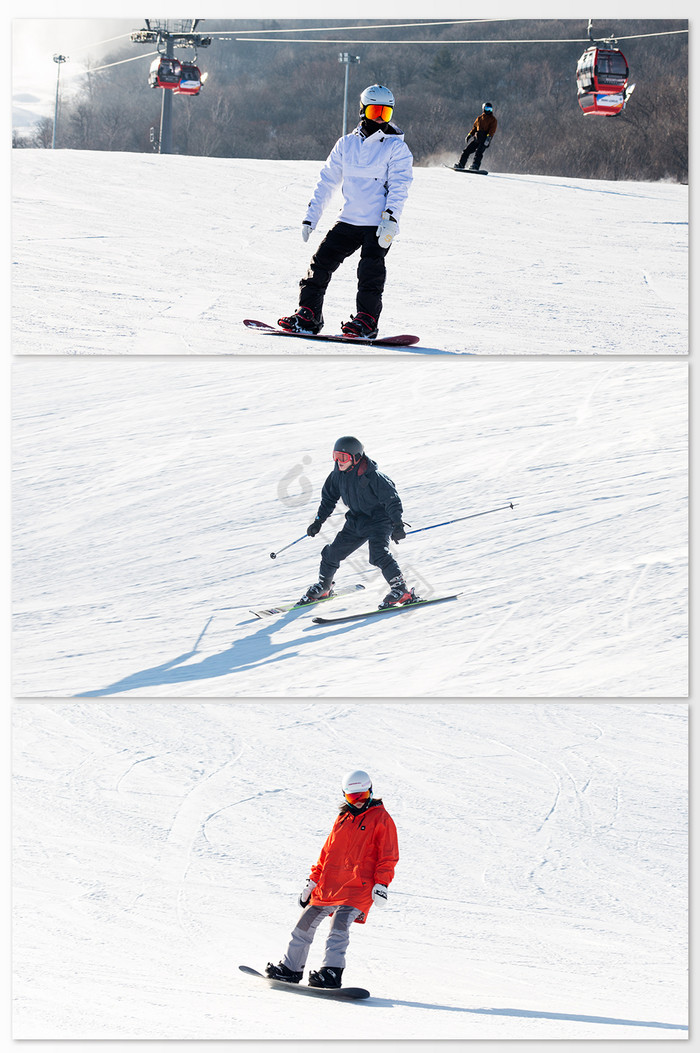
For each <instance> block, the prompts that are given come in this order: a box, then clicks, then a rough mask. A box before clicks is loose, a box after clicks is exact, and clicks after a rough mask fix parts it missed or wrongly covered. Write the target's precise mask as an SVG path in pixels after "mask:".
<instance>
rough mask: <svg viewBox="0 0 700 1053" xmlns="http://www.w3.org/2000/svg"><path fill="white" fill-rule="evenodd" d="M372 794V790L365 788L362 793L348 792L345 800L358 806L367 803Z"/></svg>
mask: <svg viewBox="0 0 700 1053" xmlns="http://www.w3.org/2000/svg"><path fill="white" fill-rule="evenodd" d="M371 796H372V794H371V792H370V790H363V791H362V793H346V794H345V800H346V801H347V802H348V804H351V805H353V807H355V808H357V806H358V805H360V804H365V803H366V802H367V801H368V800H369V799H370V797H371Z"/></svg>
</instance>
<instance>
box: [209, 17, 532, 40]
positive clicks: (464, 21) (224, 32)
mask: <svg viewBox="0 0 700 1053" xmlns="http://www.w3.org/2000/svg"><path fill="white" fill-rule="evenodd" d="M513 21H515V19H512V18H460V19H457V20H456V21H449V20H448V21H440V22H386V23H384V24H383V25H373V26H319V27H315V28H314V27H313V26H304V27H303V28H302V29H211V30H210V31H209V32H210V33H217V34H218V36H220V37H222V38H223V37H225V36H232V35H233V34H234V33H344V32H345V31H346V30H349V29H353V30H358V31H359V30H360V29H413V28H415V27H417V28H418V29H422V28H423V27H424V26H473V25H483V23H484V22H513Z"/></svg>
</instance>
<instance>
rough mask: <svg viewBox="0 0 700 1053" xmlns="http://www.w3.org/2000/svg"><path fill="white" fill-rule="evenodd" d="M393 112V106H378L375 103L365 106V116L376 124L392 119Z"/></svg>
mask: <svg viewBox="0 0 700 1053" xmlns="http://www.w3.org/2000/svg"><path fill="white" fill-rule="evenodd" d="M393 112H394V107H393V106H377V105H376V104H375V103H371V104H370V105H369V106H365V117H366V118H367V120H368V121H374V122H375V123H376V124H385V123H386V122H387V121H390V120H391V115H392V113H393Z"/></svg>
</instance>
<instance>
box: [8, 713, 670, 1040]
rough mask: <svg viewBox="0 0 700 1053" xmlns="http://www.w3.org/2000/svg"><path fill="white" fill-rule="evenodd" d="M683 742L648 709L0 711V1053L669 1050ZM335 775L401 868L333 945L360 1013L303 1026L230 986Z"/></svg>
mask: <svg viewBox="0 0 700 1053" xmlns="http://www.w3.org/2000/svg"><path fill="white" fill-rule="evenodd" d="M686 725H687V706H686V705H685V704H682V703H669V702H663V703H650V702H647V703H638V704H635V705H630V704H624V703H604V702H600V703H579V702H569V703H562V702H558V703H556V704H551V703H539V704H530V703H527V702H514V703H503V702H501V703H496V704H494V703H483V702H482V703H471V704H464V703H461V704H460V703H456V704H455V703H452V704H450V703H436V702H433V703H431V704H429V705H426V704H425V703H415V702H411V703H387V702H385V703H370V702H365V703H355V702H348V701H343V702H341V703H319V702H312V703H307V702H304V703H300V702H296V703H289V702H285V703H276V704H272V705H271V704H270V703H238V704H235V705H231V704H227V703H212V702H210V703H186V702H180V703H163V702H153V703H151V704H150V705H144V704H143V703H134V702H119V703H110V702H106V701H105V702H102V703H101V704H100V705H99V706H95V705H94V703H91V702H71V703H62V702H50V703H31V702H27V703H25V704H23V705H21V706H17V707H15V711H14V742H15V750H14V752H15V765H14V779H15V811H16V825H15V850H14V855H15V871H16V873H15V937H14V944H15V971H16V977H15V1032H14V1034H15V1038H20V1039H41V1038H49V1037H50V1038H53V1039H67V1038H72V1039H86V1038H90V1039H95V1040H97V1039H135V1038H140V1039H229V1040H230V1039H234V1038H235V1039H239V1040H240V1039H260V1038H268V1039H275V1038H288V1039H305V1040H314V1039H327V1037H328V1034H329V1033H331V1034H337V1033H342V1034H343V1037H344V1038H346V1039H357V1040H362V1039H368V1038H372V1039H375V1040H380V1039H386V1038H389V1039H394V1040H401V1039H431V1038H432V1039H434V1038H435V1036H436V1035H439V1036H440V1037H441V1038H444V1039H471V1040H475V1039H505V1040H507V1039H530V1040H532V1039H538V1040H549V1039H562V1040H563V1039H584V1038H587V1039H607V1040H613V1039H657V1040H658V1039H664V1040H668V1039H683V1038H686V1037H687V1026H686V1014H687V1005H686V976H685V966H686V921H687V919H686V910H685V891H686V889H685V882H686V869H685V867H686V826H687V804H686V778H687V726H686ZM358 742H359V743H361V745H360V752H359V753H358ZM359 758H362V762H363V765H364V766H365V767H367V768H368V769H369V770H370V771H372V772H374V773H375V777H374V783H375V792H376V793H377V795H378V796H381V797H383V798H384V800H385V803H386V804H387V807H388V808H389V811H390V812H391V814H392V815H393V816H394V818H395V820H396V822H397V826H398V830H399V842H400V846H401V859H400V861H399V865H398V867H397V871H396V878H395V880H394V882H393V883H392V885H391V887H390V890H389V903H388V906H387V907H386V908H385V909H383V910H382V911H381V912H380V911H379V910H375V911H374V912H373V913H372V914H371V915H370V918H369V921H368V924H367V925H366V926H358V927H356V931H354V932H353V935H352V939H351V943H350V952H349V957H348V968H347V971H346V976H345V980H346V982H347V984H348V985H361V986H367V987H368V988H369V989H370V991H371V994H372V998H371V1000H370V1002H368V1003H367V1004H366V1005H365V1006H362V1007H359V1006H354V1007H348V1006H343V1005H340V1004H334V1005H332V1006H331V1005H325V1006H324V1005H320V1004H319V1005H316V1004H315V1003H314V1005H313V1006H310V1005H308V1004H307V1002H308V1000H307V999H303V998H296V997H294V996H293V995H288V994H286V993H285V992H271V991H270V990H269V989H267V988H265V987H263V986H262V985H258V984H255V983H253V982H252V981H251V980H249V979H248V978H246V977H244V976H242V974H240V973H239V972H238V965H239V964H250V965H252V966H254V967H257V968H260V967H264V965H265V963H266V961H268V960H278V956H279V955H281V953H282V951H283V949H284V946H285V945H286V940H287V938H288V933H289V929H290V928H291V926H292V924H293V923H294V920H295V918H296V914H297V911H298V907H297V903H296V897H297V896H298V894H299V889H300V887H301V886H302V885H303V882H304V880H305V877H306V875H307V873H308V868H309V866H310V864H311V863H312V862H313V861H314V860H315V859H316V857H317V855H318V852H319V850H320V846H321V844H322V842H323V839H324V838H325V835H326V833H327V832H328V829H329V828H330V825H331V822H332V819H333V816H334V814H335V809H336V807H337V801H336V795H337V792H338V791H337V789H336V787H337V784H338V780H339V777H340V773H342V772H343V771H345V770H347V769H348V768H352V767H354V766H355V765H356V763H357V761H358V759H359ZM321 942H322V941H321V939H319V940H318V941H317V942H316V943H315V945H314V947H313V948H312V952H311V957H310V960H309V967H310V968H314V967H316V966H317V964H318V961H319V958H320V954H321ZM445 972H448V973H449V975H451V976H452V977H455V976H456V977H458V978H459V979H458V980H457V981H456V982H453V983H451V984H450V985H449V986H446V985H445V982H444V976H445ZM329 1028H330V1029H331V1030H330V1031H329Z"/></svg>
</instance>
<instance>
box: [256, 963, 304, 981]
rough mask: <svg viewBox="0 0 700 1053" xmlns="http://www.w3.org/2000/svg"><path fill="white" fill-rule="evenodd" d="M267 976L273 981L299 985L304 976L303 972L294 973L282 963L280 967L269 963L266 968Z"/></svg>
mask: <svg viewBox="0 0 700 1053" xmlns="http://www.w3.org/2000/svg"><path fill="white" fill-rule="evenodd" d="M265 975H266V976H269V977H270V979H271V980H283V981H284V983H286V984H298V983H299V981H300V980H301V978H302V976H303V975H304V974H303V972H301V973H295V972H293V971H292V970H291V969H288V968H287V966H286V965H283V964H282V962H280V963H279V965H273V964H272V962H268V963H267V966H266V968H265Z"/></svg>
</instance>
